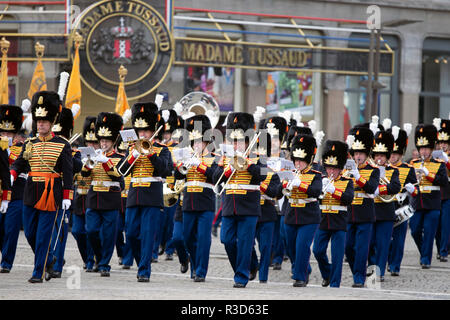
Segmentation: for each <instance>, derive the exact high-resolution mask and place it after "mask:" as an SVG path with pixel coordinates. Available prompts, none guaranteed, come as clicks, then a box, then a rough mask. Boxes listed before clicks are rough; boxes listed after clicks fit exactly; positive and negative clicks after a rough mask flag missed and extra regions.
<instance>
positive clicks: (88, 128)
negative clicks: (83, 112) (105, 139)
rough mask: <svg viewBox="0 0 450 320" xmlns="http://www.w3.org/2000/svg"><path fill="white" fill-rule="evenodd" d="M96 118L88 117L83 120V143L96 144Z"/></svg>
mask: <svg viewBox="0 0 450 320" xmlns="http://www.w3.org/2000/svg"><path fill="white" fill-rule="evenodd" d="M96 121H97V118H96V117H93V116H88V117H86V119H85V120H84V124H83V139H84V142H91V143H96V142H98V139H97V136H96V135H95V122H96Z"/></svg>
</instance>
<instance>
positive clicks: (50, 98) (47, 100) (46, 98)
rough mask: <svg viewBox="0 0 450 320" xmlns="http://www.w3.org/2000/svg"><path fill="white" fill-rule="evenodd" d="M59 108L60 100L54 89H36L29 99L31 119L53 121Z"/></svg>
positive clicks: (59, 110) (60, 107)
mask: <svg viewBox="0 0 450 320" xmlns="http://www.w3.org/2000/svg"><path fill="white" fill-rule="evenodd" d="M61 109H62V106H61V100H60V99H59V95H58V93H56V92H54V91H38V92H36V93H35V94H34V95H33V98H32V99H31V115H32V117H33V121H38V120H47V121H50V122H51V123H54V122H55V120H56V117H57V116H58V113H59V112H61Z"/></svg>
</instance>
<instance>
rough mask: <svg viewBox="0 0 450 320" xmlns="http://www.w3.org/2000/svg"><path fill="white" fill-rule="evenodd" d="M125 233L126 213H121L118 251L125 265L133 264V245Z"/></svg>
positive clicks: (118, 220) (118, 223)
mask: <svg viewBox="0 0 450 320" xmlns="http://www.w3.org/2000/svg"><path fill="white" fill-rule="evenodd" d="M124 233H125V215H124V214H121V213H119V214H118V215H117V239H116V251H117V256H118V257H119V258H122V264H123V265H125V266H130V267H131V266H132V265H133V253H132V252H131V245H130V243H129V242H128V241H126V236H125V235H124Z"/></svg>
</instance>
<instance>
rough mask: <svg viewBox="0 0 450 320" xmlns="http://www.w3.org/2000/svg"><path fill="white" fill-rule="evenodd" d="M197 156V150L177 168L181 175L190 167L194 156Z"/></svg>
mask: <svg viewBox="0 0 450 320" xmlns="http://www.w3.org/2000/svg"><path fill="white" fill-rule="evenodd" d="M198 156H199V152H196V153H194V155H193V156H192V158H191V159H190V160H189V161H188V162H187V163H185V164H182V165H181V166H180V167H179V168H178V171H179V172H180V173H181V174H182V175H186V174H187V173H188V171H189V169H190V168H191V167H192V159H194V158H198Z"/></svg>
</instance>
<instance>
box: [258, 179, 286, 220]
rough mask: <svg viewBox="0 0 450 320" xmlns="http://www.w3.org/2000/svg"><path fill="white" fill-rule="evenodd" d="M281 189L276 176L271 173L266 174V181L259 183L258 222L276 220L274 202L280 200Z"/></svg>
mask: <svg viewBox="0 0 450 320" xmlns="http://www.w3.org/2000/svg"><path fill="white" fill-rule="evenodd" d="M282 189H283V188H282V185H281V181H280V178H279V177H278V175H277V174H275V173H273V172H268V173H267V178H266V180H264V181H263V182H262V183H261V188H260V190H261V216H260V217H259V219H258V222H268V221H276V220H277V210H276V208H275V201H277V200H278V199H280V198H281V196H282V193H281V190H282Z"/></svg>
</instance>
